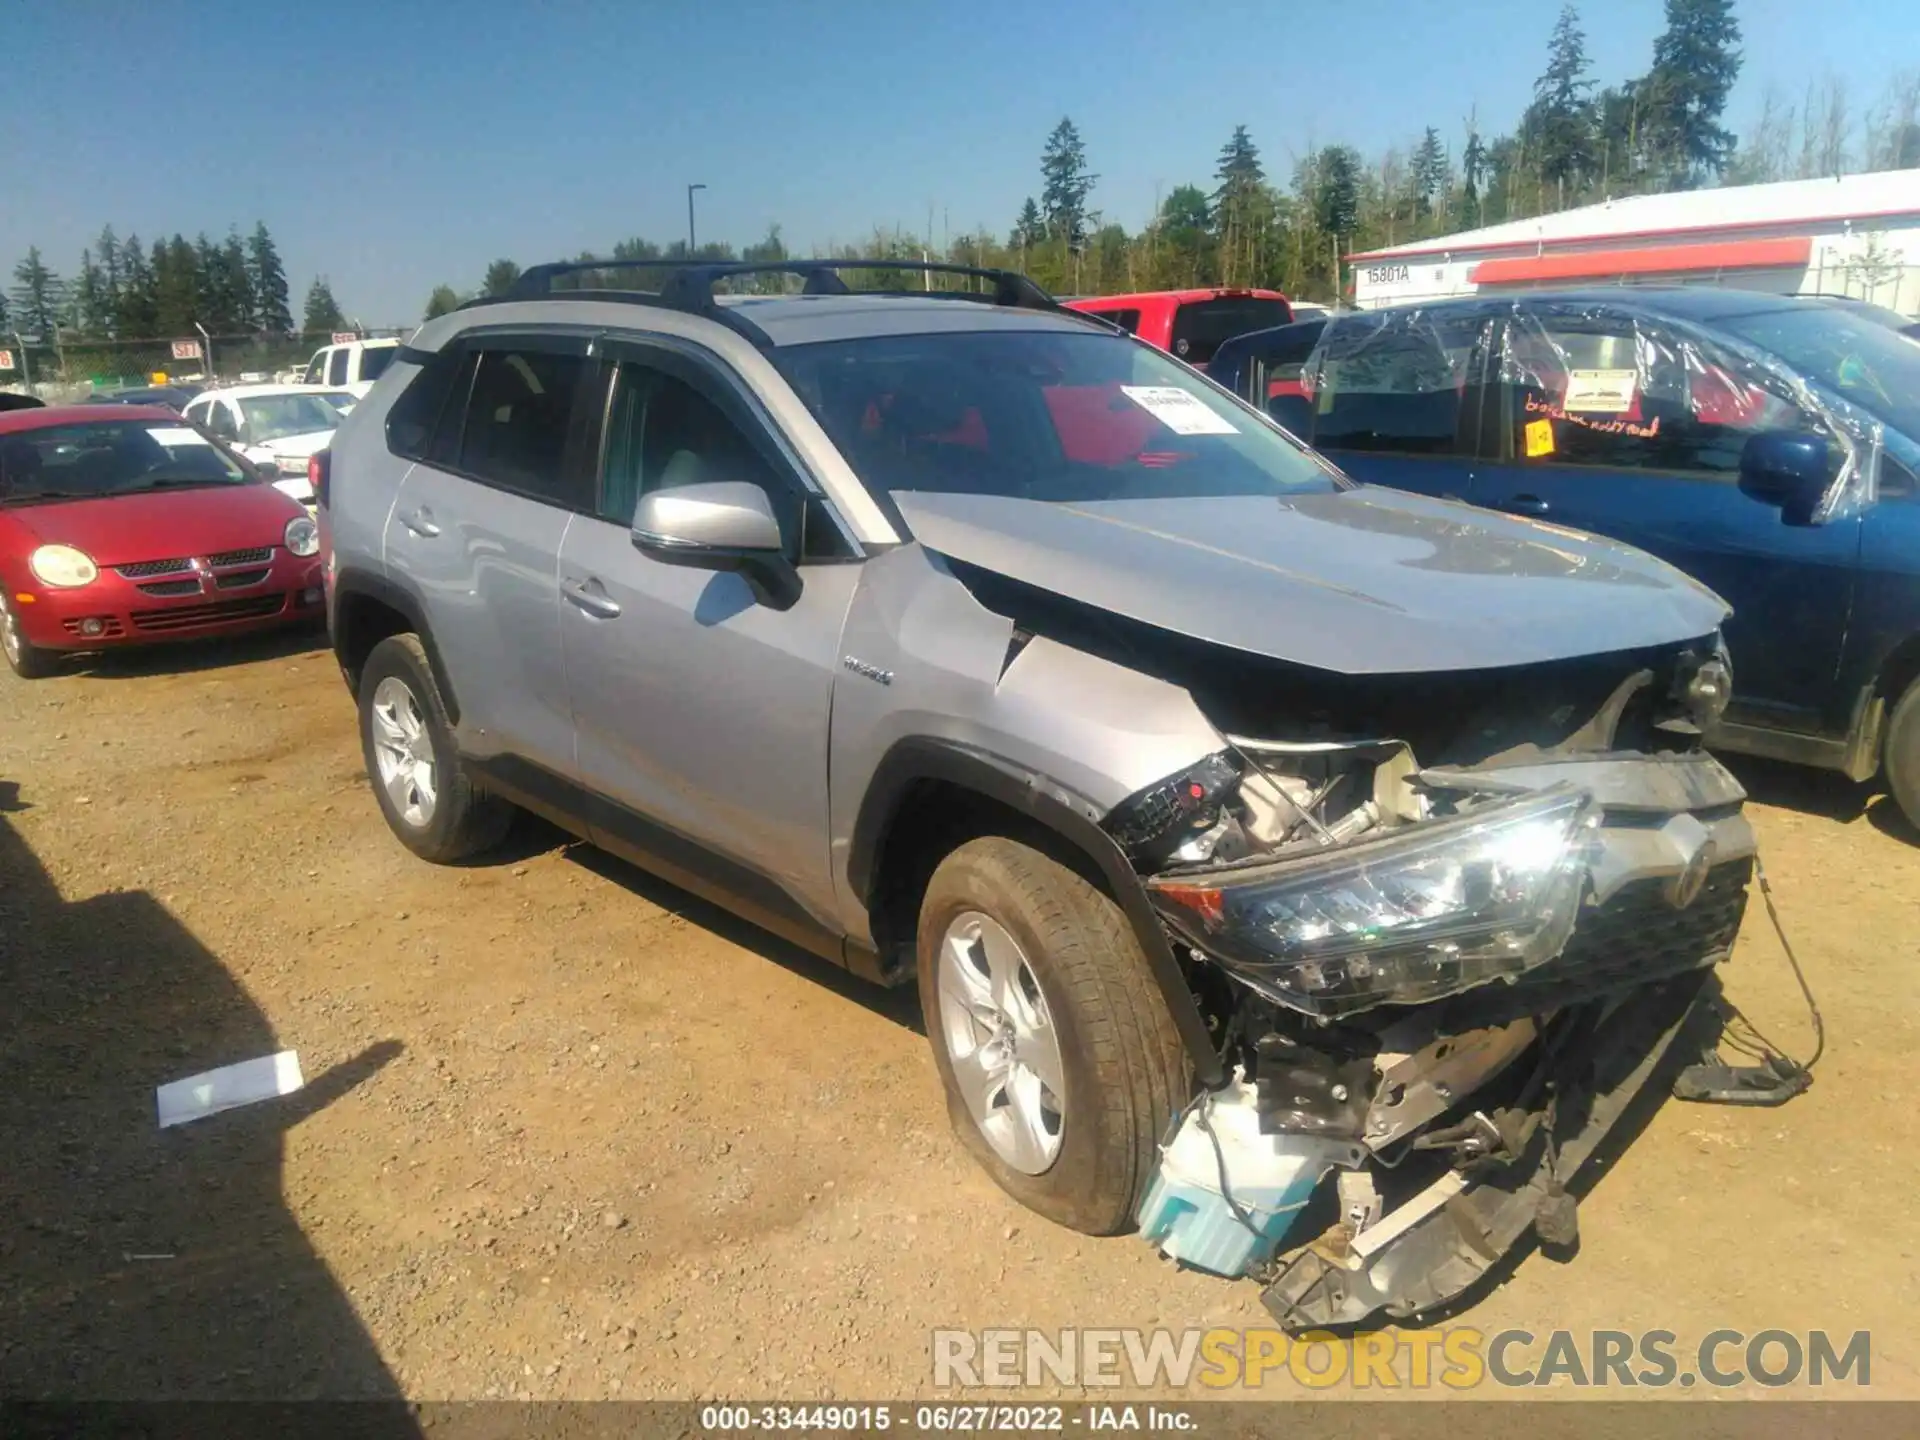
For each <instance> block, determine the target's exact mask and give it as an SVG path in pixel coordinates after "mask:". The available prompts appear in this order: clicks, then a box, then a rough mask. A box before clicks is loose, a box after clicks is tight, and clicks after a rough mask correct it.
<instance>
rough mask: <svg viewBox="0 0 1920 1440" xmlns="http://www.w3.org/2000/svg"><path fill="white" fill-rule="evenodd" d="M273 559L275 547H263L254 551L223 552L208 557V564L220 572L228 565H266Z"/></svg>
mask: <svg viewBox="0 0 1920 1440" xmlns="http://www.w3.org/2000/svg"><path fill="white" fill-rule="evenodd" d="M271 559H273V547H272V546H271V545H261V546H258V547H256V548H254V549H252V550H223V551H221V552H220V553H219V554H218V555H209V556H207V563H208V564H209V565H211V566H213V568H214V569H216V570H219V569H222V568H223V567H225V566H228V565H264V564H266V563H267V562H268V561H269V560H271Z"/></svg>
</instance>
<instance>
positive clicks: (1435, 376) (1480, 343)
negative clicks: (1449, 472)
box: [1300, 307, 1493, 453]
mask: <svg viewBox="0 0 1920 1440" xmlns="http://www.w3.org/2000/svg"><path fill="white" fill-rule="evenodd" d="M1492 324H1493V320H1492V317H1489V316H1486V315H1481V314H1475V313H1462V312H1461V311H1460V310H1459V309H1457V308H1449V307H1439V308H1434V309H1427V308H1423V307H1415V308H1412V309H1407V310H1391V311H1382V312H1380V313H1379V314H1377V315H1360V316H1351V317H1343V318H1342V319H1341V321H1340V323H1339V324H1337V325H1329V326H1328V327H1327V329H1326V331H1325V332H1324V333H1323V335H1322V337H1321V342H1320V344H1319V345H1318V346H1316V347H1315V349H1314V352H1313V354H1312V355H1311V356H1309V357H1308V359H1307V362H1306V365H1305V367H1304V368H1303V371H1302V374H1301V378H1300V389H1301V391H1302V393H1303V395H1304V397H1305V399H1306V402H1307V404H1308V406H1309V407H1310V409H1311V411H1312V413H1313V416H1314V424H1313V435H1314V443H1315V444H1316V445H1326V444H1332V445H1335V446H1337V447H1339V448H1345V449H1373V448H1389V449H1393V450H1396V451H1400V452H1402V453H1420V452H1421V451H1423V450H1425V451H1431V452H1434V453H1439V452H1445V451H1451V450H1452V449H1453V448H1454V444H1455V439H1456V431H1457V427H1458V423H1459V417H1460V409H1461V396H1462V394H1463V392H1464V390H1465V387H1466V385H1467V383H1468V380H1469V379H1470V378H1471V377H1470V374H1469V370H1470V367H1471V365H1472V363H1473V356H1474V354H1475V353H1476V351H1477V350H1480V349H1483V348H1484V346H1485V344H1486V342H1487V341H1488V340H1489V338H1490V327H1491V326H1492Z"/></svg>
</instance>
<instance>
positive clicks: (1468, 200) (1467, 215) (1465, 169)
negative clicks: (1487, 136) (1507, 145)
mask: <svg viewBox="0 0 1920 1440" xmlns="http://www.w3.org/2000/svg"><path fill="white" fill-rule="evenodd" d="M1486 173H1487V147H1486V145H1485V143H1484V142H1483V141H1482V140H1481V139H1480V132H1479V131H1478V130H1476V129H1473V128H1472V127H1471V125H1469V128H1468V130H1467V144H1466V148H1465V149H1463V150H1462V151H1461V152H1460V224H1461V226H1462V228H1464V229H1467V230H1472V229H1474V228H1476V227H1477V226H1478V225H1479V224H1480V221H1481V211H1480V182H1481V180H1482V179H1484V178H1485V176H1486Z"/></svg>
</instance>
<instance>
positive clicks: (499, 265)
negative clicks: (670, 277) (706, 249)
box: [480, 246, 685, 295]
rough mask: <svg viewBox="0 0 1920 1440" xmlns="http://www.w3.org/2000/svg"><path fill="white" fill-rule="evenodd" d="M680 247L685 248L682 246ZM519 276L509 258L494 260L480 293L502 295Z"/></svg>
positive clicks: (488, 268)
mask: <svg viewBox="0 0 1920 1440" xmlns="http://www.w3.org/2000/svg"><path fill="white" fill-rule="evenodd" d="M681 248H683V249H684V248H685V247H684V246H683V247H681ZM519 278H520V267H519V266H518V265H516V264H515V263H514V262H513V261H511V260H496V261H494V262H493V263H492V264H491V265H489V266H487V278H486V279H485V280H483V281H481V282H480V293H481V294H482V295H504V294H506V293H507V292H508V291H509V290H511V289H513V282H514V281H516V280H518V279H519Z"/></svg>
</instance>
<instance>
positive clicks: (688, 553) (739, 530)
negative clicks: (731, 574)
mask: <svg viewBox="0 0 1920 1440" xmlns="http://www.w3.org/2000/svg"><path fill="white" fill-rule="evenodd" d="M633 544H634V548H635V549H636V550H639V551H640V552H641V553H642V554H644V555H650V556H652V557H653V558H654V559H655V560H659V561H662V562H663V563H665V564H668V565H689V566H694V567H696V568H699V569H703V570H737V571H739V572H740V573H741V575H742V576H743V577H744V578H745V579H746V581H747V583H748V584H749V585H750V586H752V587H753V593H754V597H755V598H756V599H758V600H759V601H760V602H761V603H762V604H764V605H770V606H772V607H773V608H774V609H776V610H786V609H788V608H790V607H791V606H792V605H793V603H794V601H796V600H798V599H799V598H800V572H799V571H798V570H796V569H795V568H794V565H793V562H792V561H790V560H789V559H788V558H787V552H786V543H785V541H784V539H783V538H782V536H781V534H780V522H779V520H778V519H776V518H775V516H774V513H773V505H772V504H771V502H769V501H768V499H767V492H766V491H764V490H762V489H761V488H760V487H759V486H758V485H750V484H748V483H746V482H745V481H741V480H710V481H702V482H700V483H697V484H692V485H670V486H667V487H665V488H663V489H660V490H652V491H649V492H648V493H646V494H645V495H642V496H641V497H640V503H639V504H638V505H636V506H635V507H634V512H633Z"/></svg>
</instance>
